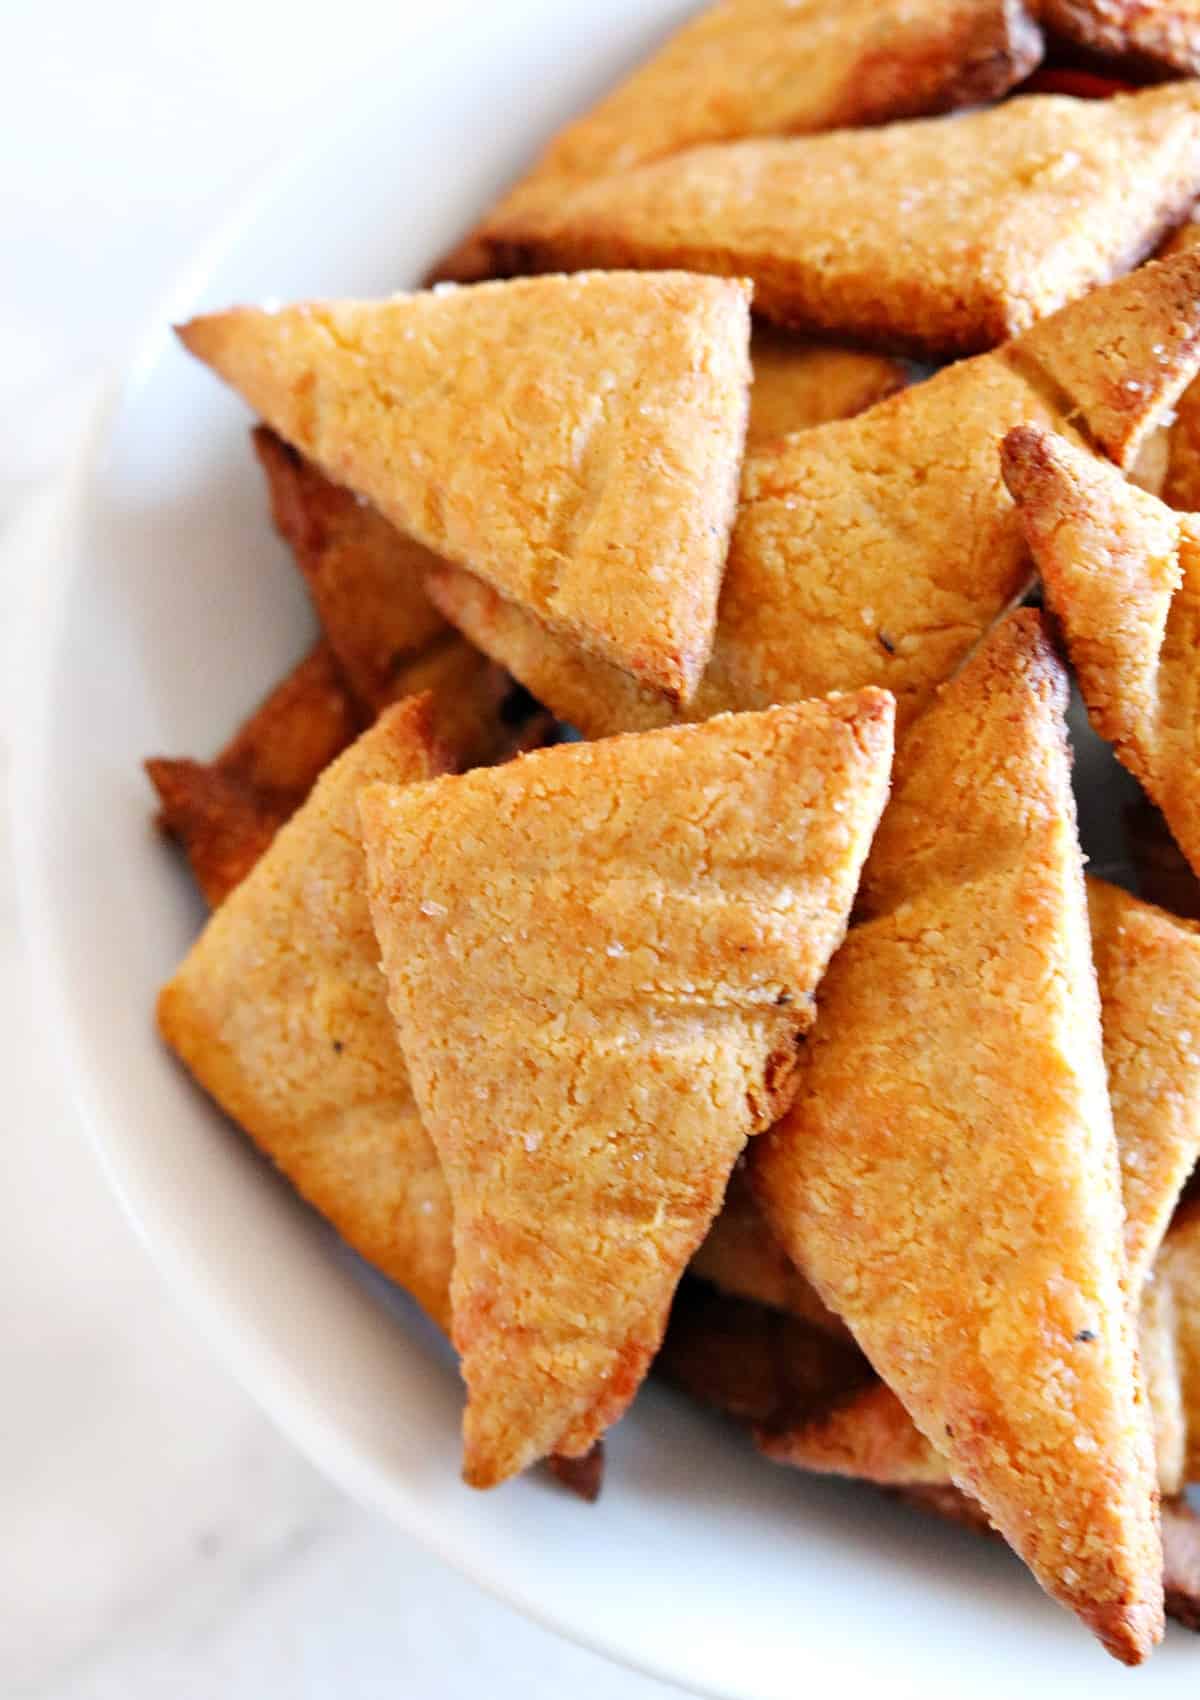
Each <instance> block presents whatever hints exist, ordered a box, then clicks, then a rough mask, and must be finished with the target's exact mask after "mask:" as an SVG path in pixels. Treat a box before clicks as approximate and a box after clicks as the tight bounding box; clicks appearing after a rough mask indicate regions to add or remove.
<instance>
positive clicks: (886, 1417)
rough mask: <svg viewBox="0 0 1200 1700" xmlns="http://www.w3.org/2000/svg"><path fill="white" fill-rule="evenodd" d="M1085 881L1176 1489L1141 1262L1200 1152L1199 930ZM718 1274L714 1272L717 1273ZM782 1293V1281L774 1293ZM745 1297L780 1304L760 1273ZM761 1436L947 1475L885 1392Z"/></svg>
mask: <svg viewBox="0 0 1200 1700" xmlns="http://www.w3.org/2000/svg"><path fill="white" fill-rule="evenodd" d="M898 853H900V852H899V847H898ZM1087 884H1088V908H1089V915H1090V921H1091V932H1092V953H1093V958H1094V961H1095V964H1096V976H1097V981H1098V984H1099V990H1100V1008H1101V1021H1102V1028H1103V1038H1104V1060H1105V1067H1106V1071H1107V1076H1108V1088H1109V1097H1110V1101H1111V1103H1112V1109H1113V1125H1114V1130H1115V1133H1116V1139H1117V1150H1118V1154H1119V1158H1120V1164H1121V1191H1122V1198H1123V1201H1124V1206H1125V1228H1124V1244H1125V1252H1126V1263H1127V1268H1128V1285H1129V1291H1130V1293H1132V1294H1134V1295H1140V1316H1139V1330H1138V1338H1139V1345H1140V1356H1141V1362H1142V1369H1143V1373H1144V1376H1145V1381H1146V1389H1147V1394H1148V1396H1149V1400H1150V1408H1151V1413H1152V1416H1153V1420H1154V1430H1155V1435H1154V1450H1155V1457H1156V1460H1157V1464H1158V1479H1159V1485H1160V1487H1161V1489H1162V1491H1163V1492H1164V1493H1167V1494H1177V1493H1179V1492H1180V1490H1181V1487H1182V1484H1183V1480H1184V1434H1185V1425H1184V1417H1183V1403H1182V1388H1181V1382H1180V1366H1179V1361H1178V1352H1177V1347H1176V1329H1177V1321H1176V1315H1175V1305H1174V1300H1173V1294H1172V1286H1171V1281H1170V1277H1169V1274H1168V1272H1167V1270H1166V1269H1165V1267H1164V1268H1160V1269H1159V1270H1158V1272H1157V1273H1156V1274H1155V1276H1154V1277H1153V1278H1151V1275H1150V1271H1151V1267H1152V1265H1153V1264H1154V1260H1155V1258H1156V1257H1157V1256H1158V1252H1159V1248H1160V1246H1161V1244H1162V1240H1163V1235H1164V1233H1165V1231H1166V1229H1167V1226H1168V1224H1169V1222H1170V1220H1171V1215H1172V1212H1173V1211H1174V1209H1175V1206H1176V1204H1177V1202H1178V1200H1179V1197H1180V1193H1181V1191H1182V1189H1183V1185H1184V1182H1185V1181H1186V1179H1187V1177H1188V1175H1189V1174H1190V1173H1191V1170H1192V1167H1193V1164H1194V1163H1195V1161H1196V1157H1197V1155H1198V1153H1200V1067H1198V1066H1197V1058H1196V1056H1195V1053H1194V1050H1193V1046H1192V1038H1191V1036H1192V1034H1193V1033H1195V1032H1197V1031H1200V934H1198V932H1197V930H1196V928H1194V927H1191V926H1188V925H1187V924H1186V923H1185V922H1181V921H1178V920H1177V919H1176V918H1175V917H1174V916H1170V915H1166V914H1164V913H1163V912H1162V911H1161V910H1159V909H1155V908H1153V907H1152V906H1151V905H1150V904H1148V903H1142V902H1139V900H1138V899H1137V898H1134V897H1130V896H1129V894H1128V893H1127V892H1124V891H1121V890H1119V889H1118V888H1117V887H1116V886H1112V885H1108V884H1107V883H1106V882H1104V881H1102V880H1097V879H1089V880H1088V882H1087ZM745 1237H747V1238H748V1237H749V1233H748V1231H745ZM778 1255H779V1256H781V1257H782V1256H783V1253H782V1252H779V1253H778ZM746 1261H747V1263H748V1264H749V1259H747V1260H746ZM1164 1262H1165V1260H1164ZM749 1266H750V1268H751V1270H753V1267H754V1266H753V1265H752V1264H750V1265H749ZM702 1272H703V1271H702ZM719 1273H720V1271H719V1270H718V1271H716V1272H715V1273H713V1274H711V1275H710V1279H713V1280H714V1281H715V1282H717V1284H720V1282H719V1280H718V1276H719ZM785 1291H786V1289H785V1288H784V1286H783V1283H782V1282H781V1283H779V1292H780V1294H782V1293H784V1292H785ZM747 1296H751V1297H756V1298H760V1299H762V1300H763V1301H764V1302H766V1303H776V1304H780V1306H781V1308H786V1304H784V1303H782V1302H781V1298H780V1297H779V1296H774V1297H773V1296H772V1294H771V1293H770V1291H769V1290H768V1289H767V1288H766V1286H765V1284H764V1285H763V1286H762V1288H761V1290H760V1291H758V1292H752V1291H748V1292H747ZM759 1438H760V1442H761V1445H762V1448H763V1450H764V1451H765V1452H767V1453H768V1455H769V1456H771V1457H773V1458H776V1459H777V1460H779V1461H780V1462H783V1463H790V1464H795V1465H798V1466H800V1467H803V1468H807V1469H816V1470H831V1471H835V1472H837V1473H840V1474H845V1475H852V1476H863V1477H865V1478H867V1479H869V1480H872V1481H876V1482H882V1483H912V1482H917V1481H920V1482H935V1481H947V1482H948V1481H950V1480H951V1472H950V1466H949V1464H948V1463H947V1462H946V1460H945V1458H944V1457H943V1455H942V1453H941V1452H939V1451H938V1450H937V1449H936V1448H935V1447H932V1446H930V1444H929V1443H928V1441H926V1440H924V1438H923V1437H922V1436H921V1435H920V1433H919V1431H918V1430H917V1429H916V1428H915V1426H914V1425H913V1423H912V1420H911V1418H909V1417H908V1416H907V1414H906V1413H905V1411H904V1407H903V1406H902V1405H901V1403H900V1401H899V1400H898V1399H897V1398H896V1397H895V1395H894V1394H893V1393H891V1391H890V1389H885V1388H878V1389H872V1390H870V1395H869V1397H868V1396H867V1394H866V1392H864V1393H863V1395H862V1396H861V1397H859V1398H857V1399H854V1400H848V1401H844V1402H842V1403H841V1404H840V1405H839V1407H838V1409H837V1410H836V1411H833V1412H831V1413H829V1414H828V1415H825V1414H824V1413H822V1416H821V1418H820V1420H817V1421H806V1422H803V1423H800V1424H797V1423H796V1422H795V1421H794V1420H793V1419H792V1418H791V1417H789V1416H786V1415H785V1418H784V1419H783V1421H782V1422H780V1423H777V1425H776V1427H775V1428H774V1429H773V1430H770V1431H760V1437H759ZM939 1471H940V1473H939Z"/></svg>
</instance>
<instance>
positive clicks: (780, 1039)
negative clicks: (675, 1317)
mask: <svg viewBox="0 0 1200 1700" xmlns="http://www.w3.org/2000/svg"><path fill="white" fill-rule="evenodd" d="M891 723H892V707H891V703H890V700H889V699H888V698H887V697H886V696H884V695H883V694H882V693H878V692H868V693H863V694H862V695H861V696H859V697H856V698H844V699H837V700H831V701H829V702H827V703H810V704H798V705H795V706H793V707H789V708H781V709H776V710H773V711H771V712H769V713H766V714H763V715H753V716H730V717H726V718H723V719H717V720H713V721H709V722H707V723H706V724H705V725H703V726H698V727H690V728H679V729H670V730H667V731H664V732H656V733H646V734H643V735H641V736H637V737H629V738H620V739H611V740H607V741H604V742H600V743H594V744H574V745H564V746H561V747H560V748H558V749H553V750H547V751H542V752H538V753H536V754H534V755H531V756H526V757H524V758H523V759H522V760H520V761H518V762H514V763H510V764H508V765H507V766H505V767H502V768H490V769H477V770H476V771H475V772H474V773H471V774H466V775H463V776H461V777H457V778H454V779H447V780H442V781H438V782H437V783H436V784H434V785H431V786H428V787H424V788H419V789H415V790H414V789H411V788H409V789H398V788H390V789H389V788H387V787H375V788H373V789H370V790H368V791H367V792H366V793H364V795H363V798H362V801H361V808H362V815H363V823H364V838H365V842H366V846H367V859H368V869H369V884H370V896H371V906H372V913H373V915H374V919H375V926H376V931H377V933H378V935H379V940H380V945H381V948H382V953H383V961H384V966H385V970H386V973H387V976H388V984H389V994H390V1001H391V1007H392V1011H393V1014H394V1016H395V1018H396V1022H397V1025H398V1030H399V1033H400V1037H401V1042H402V1044H403V1047H404V1052H405V1056H406V1059H407V1061H408V1065H409V1068H410V1071H411V1074H412V1079H413V1083H414V1088H415V1091H416V1094H417V1099H418V1102H419V1104H420V1107H421V1112H422V1115H423V1118H424V1120H425V1123H426V1125H427V1126H428V1128H429V1130H430V1133H431V1135H432V1136H433V1139H434V1141H435V1144H436V1146H437V1148H438V1151H439V1153H440V1155H441V1158H442V1162H443V1165H444V1167H445V1171H446V1175H447V1179H448V1182H449V1185H450V1189H451V1194H452V1197H453V1200H454V1216H455V1231H454V1245H455V1274H454V1338H455V1343H456V1345H457V1346H458V1348H459V1350H460V1352H461V1354H462V1359H463V1374H464V1378H465V1380H466V1383H467V1387H468V1406H467V1412H466V1417H465V1421H464V1437H465V1474H466V1477H467V1479H468V1481H470V1482H472V1483H473V1484H474V1485H477V1486H488V1485H492V1484H494V1483H495V1482H497V1481H501V1480H503V1479H504V1478H505V1477H507V1476H509V1475H512V1474H513V1473H514V1472H516V1471H517V1470H520V1469H522V1468H524V1467H525V1466H526V1465H528V1464H530V1463H532V1462H533V1461H534V1460H535V1459H537V1458H539V1457H542V1456H544V1455H545V1454H546V1453H547V1452H548V1451H550V1450H556V1451H559V1452H562V1453H565V1454H566V1455H568V1456H570V1455H575V1454H578V1453H581V1452H583V1451H586V1450H587V1448H588V1447H589V1446H590V1445H591V1444H592V1443H593V1441H594V1440H595V1439H596V1438H597V1437H598V1435H599V1434H600V1433H601V1432H602V1430H603V1429H604V1428H605V1427H606V1426H607V1425H608V1424H610V1423H611V1422H613V1421H614V1420H615V1419H616V1417H617V1416H619V1415H620V1413H621V1412H622V1411H623V1410H624V1408H625V1407H626V1405H627V1404H628V1403H629V1400H630V1399H631V1398H632V1396H633V1393H634V1391H635V1389H636V1387H637V1385H638V1383H639V1382H640V1381H641V1379H642V1377H643V1375H644V1374H645V1370H646V1367H647V1365H648V1363H649V1360H650V1358H651V1356H652V1355H653V1353H654V1351H655V1350H656V1349H657V1346H658V1344H659V1341H660V1339H661V1335H662V1329H663V1326H664V1323H665V1320H666V1311H667V1308H668V1306H669V1303H670V1299H671V1295H672V1293H673V1291H674V1288H675V1286H676V1284H677V1282H678V1280H679V1276H680V1274H681V1273H682V1271H683V1268H684V1266H685V1264H686V1262H687V1259H688V1258H689V1257H690V1255H691V1253H692V1252H693V1251H694V1250H695V1248H696V1246H697V1244H698V1243H699V1241H700V1240H701V1238H702V1237H703V1235H704V1232H705V1230H706V1229H707V1227H708V1225H709V1223H710V1221H711V1220H712V1217H713V1216H714V1215H715V1214H716V1211H717V1208H718V1207H719V1204H720V1200H721V1196H722V1194H723V1192H724V1189H725V1184H726V1182H727V1180H728V1177H729V1172H730V1170H731V1168H732V1166H733V1163H734V1161H735V1160H736V1158H737V1156H738V1154H739V1152H740V1151H741V1149H742V1146H743V1144H744V1142H745V1139H746V1138H747V1136H748V1135H749V1134H752V1133H755V1132H757V1131H759V1130H760V1129H761V1128H762V1127H764V1126H765V1125H767V1123H768V1122H769V1121H770V1120H771V1119H772V1118H773V1116H774V1115H775V1114H776V1113H777V1112H778V1110H779V1109H780V1108H781V1107H782V1105H783V1104H784V1103H786V1101H787V1098H788V1094H789V1091H790V1082H791V1079H792V1076H793V1072H794V1068H795V1063H796V1039H797V1035H798V1034H799V1033H800V1032H802V1031H803V1030H804V1029H805V1027H806V1026H807V1024H808V1021H809V1018H810V1010H811V998H812V992H813V989H814V987H815V984H816V981H817V980H818V979H819V977H820V974H821V972H822V970H823V968H824V965H825V963H826V961H827V960H828V956H829V954H830V952H831V950H832V949H833V947H834V946H835V944H836V942H837V940H838V938H839V937H840V935H841V932H842V930H843V928H844V924H845V918H846V914H847V911H848V908H849V903H850V900H851V897H852V894H853V891H854V887H855V885H856V884H857V879H858V873H859V869H860V867H861V861H862V858H863V856H865V854H866V849H867V845H868V844H869V841H870V836H871V833H872V832H873V830H874V826H875V822H876V819H877V818H878V811H879V809H880V808H881V807H882V804H883V799H884V796H885V794H886V787H887V775H888V771H889V768H890V751H891Z"/></svg>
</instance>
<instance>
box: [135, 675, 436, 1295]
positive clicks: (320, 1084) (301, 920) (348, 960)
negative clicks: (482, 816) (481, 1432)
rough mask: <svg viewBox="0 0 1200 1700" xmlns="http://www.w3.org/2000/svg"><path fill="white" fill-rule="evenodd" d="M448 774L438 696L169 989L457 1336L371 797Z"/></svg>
mask: <svg viewBox="0 0 1200 1700" xmlns="http://www.w3.org/2000/svg"><path fill="white" fill-rule="evenodd" d="M441 766H442V762H441V757H440V755H439V752H438V750H437V748H436V746H435V745H434V744H433V742H432V740H431V737H430V731H429V703H428V700H427V699H421V698H416V699H411V700H410V701H408V702H405V703H402V704H400V705H398V706H397V707H395V708H392V709H388V710H386V711H385V712H384V714H383V715H382V716H381V717H380V719H379V721H378V722H377V723H376V725H375V726H373V727H372V728H371V730H370V731H369V732H365V733H364V734H363V735H362V737H361V738H360V739H359V740H358V741H357V743H355V744H353V745H352V746H351V748H350V749H349V750H347V751H346V753H345V754H344V755H343V756H341V757H340V758H339V760H338V761H337V762H336V763H335V764H334V765H333V767H331V768H330V769H329V770H328V771H327V772H326V773H325V774H324V775H323V776H322V777H321V779H320V780H319V781H318V783H317V786H316V789H315V790H314V791H313V794H312V796H311V797H310V798H309V800H308V802H307V803H306V804H305V805H304V807H303V808H302V809H301V810H300V812H299V813H298V814H297V815H296V816H295V817H294V818H293V819H292V820H291V821H289V822H288V824H287V825H286V826H285V827H283V829H282V830H281V831H280V832H279V834H278V836H277V838H276V839H275V841H274V843H273V844H272V846H271V848H270V849H269V850H268V851H267V852H266V854H265V855H264V856H263V857H262V859H261V860H260V861H259V862H258V864H257V866H256V867H255V868H254V869H253V871H252V872H251V873H250V874H249V875H248V876H247V877H246V878H245V879H244V880H243V881H242V883H241V884H240V885H239V886H238V887H237V889H236V890H235V891H234V892H232V893H231V895H230V896H229V897H228V898H227V899H226V901H225V902H224V903H223V904H222V905H221V907H220V909H218V910H217V912H216V914H215V915H214V916H213V917H212V919H211V920H210V921H209V923H208V925H207V927H206V928H205V930H204V932H203V933H202V934H201V936H200V938H199V939H198V941H197V942H196V944H195V945H194V946H193V948H192V950H191V951H190V952H189V954H188V956H187V958H186V959H185V961H184V963H183V965H182V966H181V967H180V968H179V970H178V971H177V973H176V974H175V975H174V977H173V978H172V979H171V981H170V982H169V983H168V984H167V985H166V986H165V987H164V988H163V990H162V992H161V994H160V996H159V1002H158V1023H159V1028H160V1031H161V1032H162V1035H163V1038H164V1039H165V1040H166V1041H167V1043H168V1045H170V1046H171V1048H172V1050H174V1051H175V1052H176V1054H177V1055H178V1056H179V1057H180V1058H181V1059H182V1060H183V1062H184V1063H186V1065H187V1067H188V1068H189V1069H190V1070H191V1072H192V1074H193V1075H194V1076H195V1077H196V1079H197V1080H198V1081H199V1083H200V1084H201V1085H202V1086H203V1087H204V1088H205V1090H206V1091H207V1092H209V1093H210V1094H211V1096H212V1097H213V1098H215V1099H216V1101H217V1102H218V1103H219V1104H220V1106H221V1107H222V1109H224V1110H225V1112H226V1113H227V1114H228V1115H229V1116H231V1117H232V1118H233V1120H234V1121H236V1122H237V1123H239V1124H240V1126H241V1127H243V1128H244V1129H245V1131H246V1132H247V1133H248V1134H249V1135H250V1137H251V1138H252V1139H253V1140H254V1142H255V1143H256V1144H257V1145H258V1146H259V1147H260V1148H261V1149H262V1150H263V1151H264V1152H265V1153H266V1155H267V1156H268V1157H270V1158H271V1160H272V1161H273V1162H274V1163H275V1164H276V1165H277V1166H278V1167H279V1168H280V1169H282V1171H283V1172H284V1174H286V1176H287V1177H288V1179H289V1180H290V1181H291V1182H292V1184H293V1185H294V1186H295V1187H296V1189H297V1191H298V1192H300V1193H301V1194H302V1195H303V1196H304V1197H305V1198H306V1199H307V1200H308V1201H309V1203H310V1204H312V1205H314V1206H315V1207H316V1209H318V1210H319V1211H320V1212H321V1214H322V1215H323V1216H325V1217H327V1218H328V1219H329V1221H331V1222H332V1223H333V1225H334V1227H335V1228H336V1229H337V1230H338V1232H339V1233H340V1234H341V1235H342V1237H343V1239H345V1240H346V1241H347V1242H348V1243H349V1244H350V1245H351V1246H353V1247H354V1249H355V1250H356V1251H358V1252H359V1253H361V1254H362V1256H364V1257H365V1258H366V1259H367V1260H368V1261H369V1262H370V1263H373V1264H374V1265H375V1266H376V1267H377V1268H379V1269H381V1270H382V1271H383V1273H384V1274H385V1275H387V1276H389V1277H390V1278H391V1279H392V1280H393V1281H396V1282H398V1283H399V1284H400V1285H401V1286H402V1287H404V1288H405V1289H406V1290H407V1291H408V1292H410V1293H412V1295H413V1296H414V1297H415V1298H416V1299H417V1300H418V1301H419V1302H420V1304H421V1305H422V1306H423V1307H424V1309H425V1310H426V1311H427V1312H428V1313H429V1315H430V1316H432V1317H433V1319H434V1320H435V1321H436V1322H438V1323H440V1324H441V1325H442V1326H443V1327H446V1326H448V1325H449V1289H450V1269H451V1262H452V1246H451V1224H450V1196H449V1193H448V1191H447V1189H446V1184H445V1181H444V1180H443V1178H442V1170H441V1165H440V1163H439V1162H438V1157H437V1153H436V1151H435V1149H434V1147H433V1144H432V1143H431V1141H430V1139H429V1137H428V1135H427V1134H426V1132H425V1129H424V1127H423V1126H422V1124H421V1119H420V1116H419V1115H418V1112H417V1106H416V1103H415V1101H414V1099H413V1095H412V1089H411V1087H410V1085H409V1079H408V1072H407V1070H406V1068H405V1066H404V1058H403V1055H402V1053H401V1050H400V1046H399V1044H398V1043H397V1041H396V1034H395V1028H394V1026H393V1023H392V1020H391V1017H390V1015H389V1013H388V1007H387V997H386V991H385V987H384V983H383V977H382V975H381V974H380V972H379V949H378V945H377V944H376V941H375V934H374V931H373V929H372V926H371V918H370V913H369V911H368V908H367V895H366V885H365V870H364V864H363V851H362V844H361V841H360V838H359V834H358V818H357V797H358V793H359V790H360V789H361V788H362V786H364V785H368V784H371V783H375V782H381V781H387V782H388V783H390V784H392V785H394V786H396V787H400V786H404V785H409V784H412V783H414V782H416V781H419V780H428V779H430V778H431V777H432V776H433V775H434V774H436V773H438V772H439V771H440V770H441Z"/></svg>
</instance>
